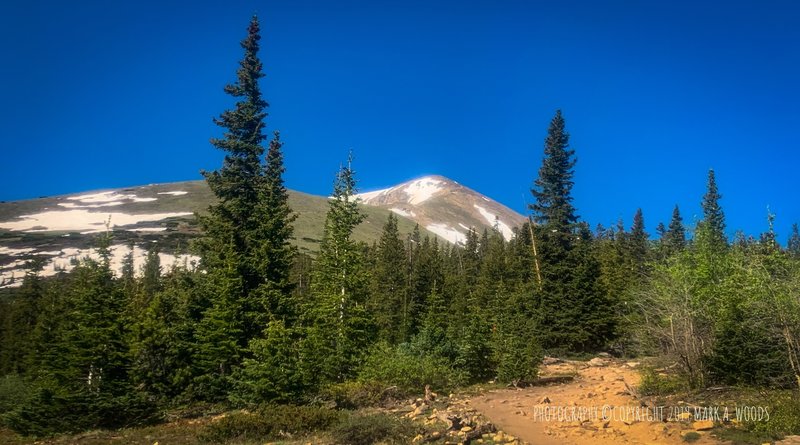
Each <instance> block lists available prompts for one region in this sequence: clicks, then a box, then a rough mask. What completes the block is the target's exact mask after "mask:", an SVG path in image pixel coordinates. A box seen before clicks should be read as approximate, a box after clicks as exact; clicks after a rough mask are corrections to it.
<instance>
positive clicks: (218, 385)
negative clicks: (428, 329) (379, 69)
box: [197, 17, 295, 399]
mask: <svg viewBox="0 0 800 445" xmlns="http://www.w3.org/2000/svg"><path fill="white" fill-rule="evenodd" d="M260 38H261V36H260V29H259V23H258V19H257V18H256V17H253V19H252V20H251V22H250V25H249V27H248V34H247V37H246V38H245V39H244V40H243V41H242V43H241V46H242V48H243V49H244V58H243V59H242V61H241V62H240V68H239V70H238V72H237V81H236V82H235V83H233V84H229V85H227V86H226V87H225V92H226V93H228V94H229V95H231V96H233V97H234V98H236V99H237V102H236V104H235V108H234V109H231V110H227V111H224V112H223V113H222V114H221V115H220V117H219V118H218V119H215V120H214V122H215V123H216V124H217V125H218V126H220V127H222V128H224V129H225V130H226V131H225V133H224V136H223V137H222V138H214V139H212V140H211V143H212V144H213V145H214V146H215V147H217V148H219V149H221V150H223V151H225V153H226V155H225V159H224V161H223V165H222V168H221V169H220V170H219V171H214V172H204V176H205V178H206V182H207V183H208V186H209V188H210V189H211V191H212V192H213V193H214V195H215V196H216V197H217V199H218V203H216V204H214V205H212V206H211V207H210V208H209V212H208V215H203V216H199V221H200V223H201V226H202V228H203V229H204V233H205V235H204V237H203V238H201V239H200V240H199V242H198V250H199V252H200V254H201V258H202V263H201V267H202V268H203V269H204V270H205V271H206V272H207V276H206V277H205V280H204V288H205V291H206V292H207V293H208V295H209V301H210V307H209V308H208V310H206V311H205V313H204V316H203V319H202V321H201V324H200V326H199V327H198V330H197V338H198V340H199V345H198V348H197V349H198V355H197V363H198V365H199V367H200V369H201V371H200V374H201V375H200V376H199V380H198V382H197V383H198V385H199V386H200V387H202V388H205V389H203V390H199V391H198V393H202V394H206V395H207V396H208V397H210V398H212V399H213V398H221V397H223V396H224V392H225V391H226V388H227V385H228V384H229V378H230V375H231V373H232V371H233V369H234V368H235V367H236V366H237V365H238V364H239V363H240V361H241V359H242V358H243V357H245V356H247V355H248V354H249V353H248V351H247V350H246V348H247V346H248V344H249V342H250V341H251V340H252V339H254V338H259V337H261V336H262V335H263V332H264V329H265V328H266V326H267V322H268V321H269V320H270V319H275V318H279V319H292V318H293V317H295V313H294V312H295V309H294V307H293V303H292V302H291V299H290V295H291V288H292V286H291V284H290V282H289V277H290V272H291V267H292V256H293V254H294V250H293V248H292V247H291V246H290V244H289V242H290V239H291V236H292V228H291V223H292V221H293V218H294V217H293V214H292V212H291V210H290V209H289V206H288V193H287V191H286V189H285V187H284V185H283V179H282V174H283V172H284V167H283V156H282V153H281V149H282V144H281V142H280V138H279V135H278V134H277V133H276V134H275V136H274V139H273V140H272V141H271V142H270V144H269V150H268V151H267V156H266V165H264V164H263V163H262V160H261V157H262V156H263V155H264V147H263V145H262V144H263V142H264V141H265V139H266V136H265V135H264V134H263V129H264V119H265V118H266V116H267V113H266V108H267V106H268V104H267V102H266V101H265V100H264V99H263V97H262V95H261V89H260V87H259V83H258V81H259V79H260V78H262V77H263V76H264V74H263V72H262V64H261V61H260V60H259V58H258V51H259V40H260Z"/></svg>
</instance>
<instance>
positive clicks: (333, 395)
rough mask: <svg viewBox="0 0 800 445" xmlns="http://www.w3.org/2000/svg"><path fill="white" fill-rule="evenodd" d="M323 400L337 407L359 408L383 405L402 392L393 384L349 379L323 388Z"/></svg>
mask: <svg viewBox="0 0 800 445" xmlns="http://www.w3.org/2000/svg"><path fill="white" fill-rule="evenodd" d="M320 395H321V397H322V398H323V400H326V401H330V402H333V404H334V405H335V406H336V408H337V409H360V408H368V407H373V406H379V405H383V404H385V403H387V402H390V401H393V400H397V399H399V398H400V397H401V396H402V393H401V392H399V391H398V390H397V387H396V386H394V385H390V386H387V385H386V384H385V383H382V382H376V381H365V380H349V381H346V382H342V383H336V384H333V385H330V386H328V387H326V388H323V389H322V391H321V392H320Z"/></svg>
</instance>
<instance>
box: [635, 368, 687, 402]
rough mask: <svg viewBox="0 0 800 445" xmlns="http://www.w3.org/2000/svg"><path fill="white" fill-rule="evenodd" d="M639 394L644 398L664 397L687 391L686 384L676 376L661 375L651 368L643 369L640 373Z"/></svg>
mask: <svg viewBox="0 0 800 445" xmlns="http://www.w3.org/2000/svg"><path fill="white" fill-rule="evenodd" d="M641 376H642V379H641V381H640V383H639V392H640V393H641V394H642V395H645V396H666V395H671V394H676V393H679V392H681V391H685V390H687V389H688V384H687V383H686V381H685V380H684V379H682V378H681V377H680V376H677V375H662V374H659V373H657V372H656V371H655V370H654V369H653V368H644V369H643V370H642V373H641Z"/></svg>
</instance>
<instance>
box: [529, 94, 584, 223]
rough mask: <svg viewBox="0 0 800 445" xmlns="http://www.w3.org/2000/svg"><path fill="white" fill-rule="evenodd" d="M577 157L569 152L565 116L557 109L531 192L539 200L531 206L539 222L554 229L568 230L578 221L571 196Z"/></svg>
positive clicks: (572, 152)
mask: <svg viewBox="0 0 800 445" xmlns="http://www.w3.org/2000/svg"><path fill="white" fill-rule="evenodd" d="M574 156H575V151H574V150H570V149H569V134H568V133H567V131H566V128H565V124H564V117H563V116H562V115H561V110H557V111H556V115H555V116H554V117H553V120H552V121H551V122H550V128H549V129H548V130H547V138H546V139H545V141H544V159H543V160H542V166H541V168H540V169H539V177H538V178H537V179H536V181H535V182H534V188H533V189H532V190H531V192H532V193H533V197H534V198H535V199H536V201H535V203H534V204H531V205H530V208H531V210H533V212H534V217H535V219H536V222H538V223H540V224H542V225H544V226H546V227H547V228H548V229H550V230H556V231H562V232H563V231H568V230H570V229H571V226H572V224H574V223H575V222H577V221H578V217H577V215H576V214H575V207H573V205H572V194H571V191H572V186H573V181H572V177H573V167H574V166H575V158H574Z"/></svg>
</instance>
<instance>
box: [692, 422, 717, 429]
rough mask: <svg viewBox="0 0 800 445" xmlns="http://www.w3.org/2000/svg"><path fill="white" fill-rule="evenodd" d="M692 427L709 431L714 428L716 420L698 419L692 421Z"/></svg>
mask: <svg viewBox="0 0 800 445" xmlns="http://www.w3.org/2000/svg"><path fill="white" fill-rule="evenodd" d="M692 428H694V430H695V431H708V430H710V429H712V428H714V422H712V421H710V420H698V421H697V422H694V423H692Z"/></svg>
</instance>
